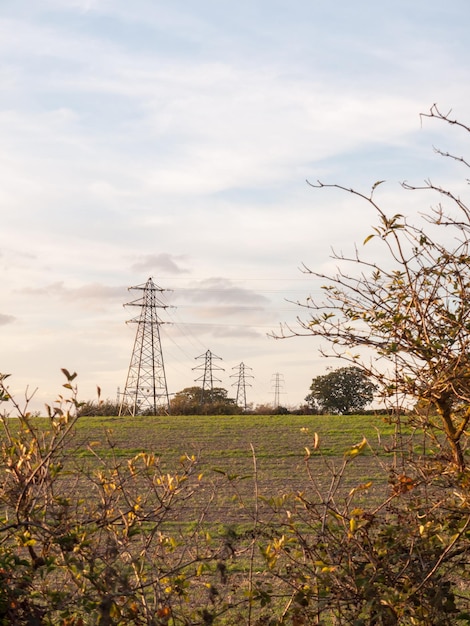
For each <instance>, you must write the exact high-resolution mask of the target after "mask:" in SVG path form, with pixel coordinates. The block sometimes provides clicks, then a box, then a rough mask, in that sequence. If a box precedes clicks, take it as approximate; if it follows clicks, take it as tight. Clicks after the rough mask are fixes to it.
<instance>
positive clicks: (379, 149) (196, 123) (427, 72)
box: [0, 0, 470, 408]
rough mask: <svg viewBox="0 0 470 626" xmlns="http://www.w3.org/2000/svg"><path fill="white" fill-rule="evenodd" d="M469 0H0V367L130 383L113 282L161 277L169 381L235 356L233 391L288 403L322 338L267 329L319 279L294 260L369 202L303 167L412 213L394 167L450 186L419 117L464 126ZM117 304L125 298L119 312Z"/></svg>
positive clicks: (446, 167)
mask: <svg viewBox="0 0 470 626" xmlns="http://www.w3.org/2000/svg"><path fill="white" fill-rule="evenodd" d="M469 18H470V6H469V5H468V2H467V0H450V1H449V2H447V3H441V2H437V1H435V0H427V1H426V2H424V1H421V0H417V1H413V2H409V0H407V1H404V0H402V1H400V0H398V1H396V0H395V1H394V2H389V1H383V2H372V1H369V0H367V1H365V0H362V1H356V2H354V3H353V2H349V1H346V0H341V1H337V2H324V1H321V2H320V1H315V0H311V1H310V2H308V1H306V0H294V1H292V0H290V1H289V2H287V1H280V0H278V1H273V0H271V2H267V1H264V0H260V1H256V0H255V1H251V2H248V1H239V2H237V3H236V4H234V3H228V2H222V1H219V2H215V1H208V0H200V1H199V2H197V3H196V2H191V1H189V0H180V1H173V2H171V3H170V2H159V1H158V0H153V1H150V0H148V1H146V0H135V1H134V2H132V3H129V2H124V1H120V0H107V1H106V0H42V1H39V0H38V1H35V0H33V1H31V0H3V2H2V4H1V7H0V93H1V97H0V137H1V141H0V178H1V181H2V184H1V185H0V211H1V213H0V215H1V229H0V244H1V247H0V267H1V281H2V290H1V291H2V296H1V299H0V341H1V346H2V347H1V363H0V371H3V372H6V373H11V374H12V377H11V379H10V380H11V389H12V391H14V392H17V393H19V394H20V395H21V394H22V393H23V390H24V389H25V388H26V386H27V385H29V388H30V389H34V388H36V387H37V388H38V391H37V392H36V396H35V399H34V402H33V408H41V407H42V406H43V404H44V402H46V401H50V400H51V399H52V398H53V397H55V394H56V392H57V391H58V390H59V389H60V384H61V383H62V378H61V374H60V368H61V367H67V368H68V369H70V370H76V371H77V372H78V373H79V377H78V385H79V390H80V396H81V397H82V398H83V399H85V398H91V397H93V395H94V393H95V388H96V385H100V386H101V388H102V390H103V394H104V396H105V397H110V398H113V399H114V398H115V396H116V392H117V388H118V387H120V388H121V390H122V388H123V387H124V384H125V378H126V374H127V368H128V365H129V360H130V356H131V350H132V345H133V340H134V332H135V327H133V326H126V324H125V321H126V319H129V317H131V316H132V315H129V311H128V310H126V309H125V308H123V306H122V305H123V304H124V303H125V302H128V301H129V300H130V299H133V297H134V296H133V294H132V293H128V291H127V288H128V287H130V286H133V285H139V284H142V283H144V282H145V281H146V280H147V278H148V277H149V276H152V277H153V278H154V280H155V282H156V283H157V284H158V285H160V286H161V287H163V288H165V289H169V290H172V291H169V292H167V293H166V294H165V298H166V299H167V300H166V301H167V302H168V304H172V305H174V306H175V308H172V309H167V310H166V311H165V312H164V313H163V312H162V318H163V319H164V320H165V321H168V322H172V323H171V324H168V325H165V326H164V327H162V341H163V350H164V359H165V364H166V371H167V381H168V386H169V390H170V392H172V393H174V392H175V391H178V390H180V389H182V388H183V387H186V386H191V385H193V384H195V383H194V380H195V378H196V377H197V375H198V373H197V372H194V371H193V369H192V368H193V367H195V366H196V365H198V364H199V363H200V361H197V360H196V357H198V356H199V355H201V354H203V353H205V352H206V350H208V349H210V350H211V351H212V352H213V353H214V354H216V355H217V356H220V357H221V358H222V362H219V365H221V366H222V367H224V368H225V372H224V373H222V375H221V378H222V386H224V387H225V388H227V389H230V390H231V391H233V393H235V388H234V389H231V385H232V384H233V383H234V379H233V378H230V375H231V374H233V373H234V370H233V369H232V368H235V367H237V366H238V364H239V363H240V362H244V363H245V364H246V366H247V367H251V368H252V372H251V373H252V374H253V376H254V378H253V380H252V381H251V382H252V387H251V388H250V389H248V391H247V396H248V401H251V402H254V403H269V402H272V401H273V398H274V383H273V380H274V378H273V377H274V374H275V373H280V374H282V380H283V386H282V390H281V391H282V395H281V401H282V403H283V404H286V405H288V406H293V405H297V404H299V403H301V402H302V401H303V398H304V397H305V395H306V394H307V393H308V388H309V385H310V382H311V379H312V377H313V376H316V375H318V374H322V373H324V371H325V367H326V366H328V365H331V363H329V362H328V363H325V362H324V360H322V359H321V358H320V357H319V354H318V342H316V341H315V340H313V339H311V338H308V337H305V338H298V339H292V340H283V341H276V340H274V339H271V338H268V336H267V334H268V333H269V332H270V331H271V330H276V329H277V328H278V327H279V323H280V322H284V321H285V322H289V323H295V319H296V317H297V315H299V314H300V315H301V314H302V311H300V310H299V309H298V308H297V307H296V306H295V305H293V304H290V303H289V302H288V301H296V300H301V301H302V300H304V299H305V298H306V297H307V296H308V295H309V294H313V295H315V294H317V293H318V290H319V284H316V283H315V281H313V280H312V279H311V278H309V277H308V276H306V275H305V274H303V273H302V272H301V271H300V269H299V268H300V267H301V265H302V264H303V263H304V264H306V265H307V266H309V267H311V268H312V269H315V270H320V271H323V270H328V269H330V268H332V267H333V265H332V263H331V260H330V258H329V257H330V253H331V247H332V246H333V247H335V248H336V249H343V250H345V251H346V250H348V249H351V248H352V246H353V244H354V243H359V244H360V242H362V241H363V240H364V238H365V236H366V235H367V234H369V232H370V228H371V225H372V224H373V223H374V216H373V215H372V214H371V212H370V209H369V208H368V207H367V206H365V205H361V204H360V203H357V202H352V200H351V198H350V197H348V196H344V195H342V194H340V193H335V192H331V193H328V192H326V191H325V190H322V191H319V190H314V189H312V188H310V187H309V186H308V185H307V183H306V182H305V181H306V179H309V180H312V181H315V180H317V179H321V180H322V181H324V182H337V183H341V184H344V185H346V186H354V187H356V188H358V189H361V190H367V189H369V188H370V187H371V185H372V184H373V183H374V182H375V181H376V180H379V179H380V180H382V179H385V180H386V181H387V184H386V185H383V186H382V187H381V188H380V194H381V195H380V199H381V201H382V202H383V206H384V207H385V208H386V209H388V207H389V208H390V212H392V211H393V212H397V210H400V211H401V212H403V211H404V210H406V211H410V212H413V211H417V210H419V209H426V208H427V206H428V204H429V198H428V197H423V196H421V197H418V196H417V195H413V194H411V195H410V194H409V193H408V194H405V193H404V192H403V190H401V188H400V185H399V182H400V181H402V180H404V179H407V180H409V181H415V182H418V183H420V182H422V181H423V179H425V178H427V177H432V178H433V179H436V181H437V182H443V183H446V184H455V185H462V184H463V179H462V177H461V176H460V175H461V172H459V171H458V170H456V168H455V167H451V164H449V162H446V161H445V160H443V159H442V158H439V157H437V156H436V155H435V154H434V152H433V146H435V145H438V146H439V147H442V148H444V149H446V150H447V149H450V150H456V151H459V150H461V151H462V152H463V151H464V150H465V147H464V146H463V144H462V140H463V139H464V138H462V137H461V136H460V135H459V134H458V133H455V132H453V131H454V129H451V130H449V129H448V128H447V129H446V128H444V127H443V126H439V125H438V124H436V123H433V122H432V121H426V120H425V122H424V123H423V124H422V123H421V120H420V118H419V114H420V113H421V112H425V111H427V110H428V109H429V108H430V106H431V105H432V104H433V103H438V105H439V106H440V107H441V108H442V109H443V110H445V111H447V110H448V109H451V108H452V110H453V114H454V115H455V116H456V117H458V118H459V119H461V120H462V121H466V122H467V123H469V122H470V116H469V114H468V102H470V98H469V95H470V93H469V92H470V80H469V78H470V72H469V67H468V59H469V58H470V54H469V53H470V50H469V47H470V46H469V43H468V23H469ZM131 313H132V312H131Z"/></svg>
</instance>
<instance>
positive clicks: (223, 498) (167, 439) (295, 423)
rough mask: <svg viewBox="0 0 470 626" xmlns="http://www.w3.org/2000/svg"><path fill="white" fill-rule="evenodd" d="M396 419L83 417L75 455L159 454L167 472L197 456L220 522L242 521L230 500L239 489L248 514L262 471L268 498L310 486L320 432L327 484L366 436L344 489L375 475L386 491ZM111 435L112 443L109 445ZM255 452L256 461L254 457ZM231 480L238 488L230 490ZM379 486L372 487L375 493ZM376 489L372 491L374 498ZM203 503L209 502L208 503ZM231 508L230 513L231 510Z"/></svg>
mask: <svg viewBox="0 0 470 626" xmlns="http://www.w3.org/2000/svg"><path fill="white" fill-rule="evenodd" d="M394 431H395V426H394V425H393V424H390V423H387V422H386V421H385V420H384V419H383V417H381V416H356V415H354V416H309V415H287V416H286V415H282V416H279V415H274V416H258V415H249V416H240V415H238V416H165V417H135V418H130V417H102V418H100V417H94V418H89V417H83V418H80V419H79V420H78V422H77V437H76V440H75V445H76V448H75V456H76V457H78V458H82V459H86V458H87V457H90V459H92V458H93V455H92V452H91V451H89V450H88V449H87V446H88V444H89V443H92V444H93V451H94V453H96V454H98V455H100V456H103V457H106V456H110V455H113V456H114V457H115V458H116V460H119V459H122V461H123V462H125V461H126V459H128V458H131V457H132V456H134V455H135V454H137V453H138V452H141V451H145V452H152V453H154V454H156V455H157V456H159V458H160V460H161V461H160V462H161V466H162V469H163V470H164V471H174V469H175V468H176V467H177V465H178V462H179V459H180V457H181V456H182V455H190V456H191V455H195V456H196V457H197V459H198V472H203V474H204V477H205V481H206V483H207V484H212V485H216V489H217V481H219V484H221V477H223V478H224V484H225V487H224V489H223V493H222V489H219V493H218V502H217V506H215V507H214V506H212V507H211V517H212V518H213V519H214V521H220V522H232V521H234V519H233V518H234V516H235V518H236V520H238V521H240V519H241V518H240V511H238V510H237V509H236V508H235V509H234V507H233V506H232V505H231V504H230V502H231V499H233V496H234V493H237V494H238V498H239V499H240V500H241V501H243V503H244V506H243V515H242V516H241V517H243V516H244V515H249V514H250V508H252V507H253V506H254V493H255V480H254V479H255V468H256V488H257V490H258V494H259V495H261V496H265V497H271V496H277V495H279V494H281V493H286V492H291V493H292V492H294V493H295V492H298V491H307V492H308V490H309V489H311V486H312V485H311V480H310V478H309V477H308V475H307V471H306V465H305V457H306V450H305V448H306V447H308V448H310V449H313V438H314V434H315V433H317V434H318V437H319V441H320V446H319V450H317V451H313V452H312V456H311V458H310V460H309V466H310V469H311V470H312V472H313V475H314V476H315V479H316V481H317V482H318V484H319V485H320V486H321V488H322V489H324V490H325V492H326V490H327V489H328V488H329V485H330V483H331V480H332V476H333V475H334V474H335V472H337V471H338V469H339V468H340V467H341V465H342V463H343V461H344V458H345V453H347V451H348V450H350V449H351V448H352V447H353V446H354V445H355V444H357V443H359V442H361V440H362V439H363V438H364V437H365V438H366V439H367V440H368V442H369V444H370V447H371V448H372V450H371V449H370V448H369V447H367V448H365V449H364V452H363V454H361V455H360V456H358V457H357V458H355V459H354V461H353V462H351V463H350V466H349V467H348V469H347V471H346V473H345V476H344V479H343V481H342V485H341V489H342V490H343V492H344V493H347V492H349V490H350V489H351V488H353V487H355V486H357V485H358V484H360V483H364V482H366V481H370V480H372V481H373V482H374V489H375V490H383V487H384V485H385V483H386V478H387V472H386V471H385V472H384V470H383V464H387V463H390V462H391V455H390V453H386V452H385V451H384V449H383V445H384V444H386V443H387V442H390V441H391V439H392V437H393V435H394ZM108 440H109V441H111V442H112V446H111V447H110V446H109V444H108ZM254 457H255V459H256V460H254ZM227 477H228V478H229V479H230V480H229V483H230V484H231V485H232V487H233V492H232V493H230V489H229V490H227V485H226V482H227ZM372 491H373V490H372ZM370 493H371V492H369V495H370ZM191 506H192V509H191V511H190V512H188V517H189V519H188V520H187V521H190V518H192V517H194V518H195V517H196V516H197V515H198V508H199V507H198V506H197V500H192V504H191ZM200 506H203V505H202V503H201V504H200ZM230 511H231V512H230Z"/></svg>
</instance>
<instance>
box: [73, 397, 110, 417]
mask: <svg viewBox="0 0 470 626" xmlns="http://www.w3.org/2000/svg"><path fill="white" fill-rule="evenodd" d="M119 409H120V405H119V403H118V402H113V401H112V400H104V401H103V400H101V401H100V400H98V401H96V400H87V401H86V402H80V404H79V406H78V407H77V415H78V417H84V416H89V417H93V416H96V415H102V416H107V415H119Z"/></svg>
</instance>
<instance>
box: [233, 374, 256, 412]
mask: <svg viewBox="0 0 470 626" xmlns="http://www.w3.org/2000/svg"><path fill="white" fill-rule="evenodd" d="M232 369H233V370H235V369H236V370H238V371H237V372H236V373H235V374H232V375H231V376H230V378H234V377H235V376H236V377H237V380H236V381H235V382H234V383H233V385H232V387H235V385H236V386H237V397H236V400H235V402H236V404H237V406H240V407H242V408H243V409H246V407H247V403H246V388H247V387H251V384H250V383H247V382H246V379H247V378H253V376H252V375H251V374H247V373H246V370H251V367H247V366H246V365H245V364H244V363H243V362H242V363H240V365H236V366H235V367H232Z"/></svg>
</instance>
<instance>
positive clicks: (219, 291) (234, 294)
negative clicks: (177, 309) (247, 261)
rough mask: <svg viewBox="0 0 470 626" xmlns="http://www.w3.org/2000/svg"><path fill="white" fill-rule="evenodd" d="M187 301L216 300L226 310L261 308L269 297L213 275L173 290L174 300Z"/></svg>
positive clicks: (267, 302) (204, 301) (196, 302)
mask: <svg viewBox="0 0 470 626" xmlns="http://www.w3.org/2000/svg"><path fill="white" fill-rule="evenodd" d="M179 300H183V301H187V302H189V303H195V304H199V303H207V302H216V303H217V304H223V305H226V310H227V311H230V309H233V308H235V309H238V310H240V309H242V308H243V309H246V308H247V307H255V308H256V309H258V310H261V309H262V308H263V307H264V306H267V305H268V304H269V298H267V297H266V296H263V295H261V294H259V293H257V292H256V291H253V290H251V289H246V288H244V287H238V286H237V285H235V284H234V282H233V281H232V280H230V279H227V278H222V277H213V278H207V279H204V280H201V281H200V282H199V283H197V284H195V285H192V286H190V287H183V288H181V289H178V290H177V291H175V292H174V301H179Z"/></svg>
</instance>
